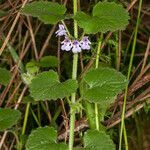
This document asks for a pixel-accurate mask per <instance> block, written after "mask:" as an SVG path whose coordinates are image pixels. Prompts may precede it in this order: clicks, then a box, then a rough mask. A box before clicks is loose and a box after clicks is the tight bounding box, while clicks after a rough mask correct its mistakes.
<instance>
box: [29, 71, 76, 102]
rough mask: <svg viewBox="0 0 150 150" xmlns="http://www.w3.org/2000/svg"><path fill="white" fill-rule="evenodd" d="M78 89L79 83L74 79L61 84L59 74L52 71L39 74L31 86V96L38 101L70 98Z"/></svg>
mask: <svg viewBox="0 0 150 150" xmlns="http://www.w3.org/2000/svg"><path fill="white" fill-rule="evenodd" d="M77 87H78V86H77V81H76V80H72V79H69V80H67V81H65V82H62V83H60V82H59V80H58V75H57V73H56V72H54V71H52V70H51V71H48V72H42V73H40V74H38V75H37V76H36V77H35V78H34V79H33V80H32V81H31V84H30V85H29V88H30V92H31V96H32V97H33V98H35V100H36V101H38V100H51V99H53V100H56V99H58V98H64V97H66V96H70V95H71V93H73V92H75V91H76V89H77Z"/></svg>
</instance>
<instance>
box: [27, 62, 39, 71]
mask: <svg viewBox="0 0 150 150" xmlns="http://www.w3.org/2000/svg"><path fill="white" fill-rule="evenodd" d="M26 70H27V72H28V73H29V74H35V73H37V72H38V71H39V67H38V66H37V63H36V62H35V61H30V62H28V63H27V64H26Z"/></svg>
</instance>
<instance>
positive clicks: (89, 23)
mask: <svg viewBox="0 0 150 150" xmlns="http://www.w3.org/2000/svg"><path fill="white" fill-rule="evenodd" d="M74 19H76V20H77V21H78V24H79V26H80V27H81V28H83V29H84V30H85V32H86V33H97V32H103V33H105V32H107V31H116V30H124V29H125V27H126V26H127V25H128V20H129V14H128V12H127V11H126V10H125V9H124V8H123V7H122V5H119V4H116V3H114V2H99V3H97V4H96V5H95V6H94V8H93V12H92V16H88V15H87V14H85V13H83V12H78V13H77V14H76V15H75V16H74Z"/></svg>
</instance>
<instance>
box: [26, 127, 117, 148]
mask: <svg viewBox="0 0 150 150" xmlns="http://www.w3.org/2000/svg"><path fill="white" fill-rule="evenodd" d="M56 141H57V133H56V131H55V130H54V128H52V127H40V128H38V129H36V130H34V131H32V133H31V134H30V136H29V138H28V140H27V144H26V150H37V149H38V150H54V149H55V150H68V146H67V145H66V144H64V143H57V142H56ZM75 149H79V150H81V149H85V150H93V149H94V150H115V145H114V143H113V141H112V140H111V139H110V137H109V135H107V134H106V133H105V132H103V131H97V130H88V131H87V133H85V135H84V148H80V147H78V148H75Z"/></svg>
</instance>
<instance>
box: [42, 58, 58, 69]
mask: <svg viewBox="0 0 150 150" xmlns="http://www.w3.org/2000/svg"><path fill="white" fill-rule="evenodd" d="M39 65H40V67H57V65H58V59H57V57H55V56H45V57H42V58H41V59H40V62H39Z"/></svg>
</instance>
